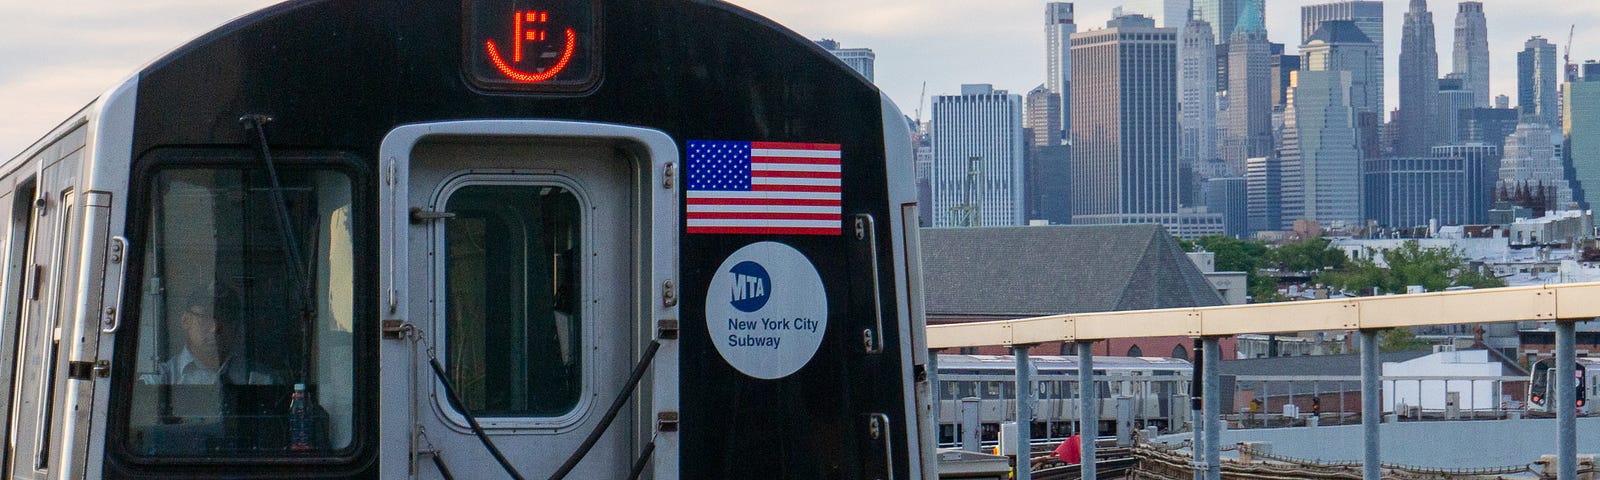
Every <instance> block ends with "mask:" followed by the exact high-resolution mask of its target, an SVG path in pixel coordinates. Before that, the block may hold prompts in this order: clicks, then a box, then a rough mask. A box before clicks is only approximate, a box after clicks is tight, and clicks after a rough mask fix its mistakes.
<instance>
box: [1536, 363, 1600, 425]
mask: <svg viewBox="0 0 1600 480" xmlns="http://www.w3.org/2000/svg"><path fill="white" fill-rule="evenodd" d="M1574 367H1575V368H1574V373H1575V374H1576V375H1574V376H1573V380H1574V381H1576V382H1578V384H1577V388H1576V389H1575V390H1576V391H1577V392H1576V393H1577V395H1578V402H1577V406H1578V414H1579V415H1594V414H1596V413H1600V409H1597V408H1595V406H1594V405H1593V403H1591V402H1590V400H1592V399H1594V398H1596V397H1600V358H1588V357H1580V358H1578V359H1577V364H1576V365H1574ZM1531 370H1532V372H1530V373H1529V379H1528V397H1527V398H1528V412H1529V413H1533V414H1550V415H1554V414H1555V393H1556V384H1555V382H1551V381H1550V379H1551V378H1552V377H1555V375H1556V362H1555V359H1550V358H1547V359H1544V360H1540V361H1538V362H1534V364H1533V368H1532V369H1531Z"/></svg>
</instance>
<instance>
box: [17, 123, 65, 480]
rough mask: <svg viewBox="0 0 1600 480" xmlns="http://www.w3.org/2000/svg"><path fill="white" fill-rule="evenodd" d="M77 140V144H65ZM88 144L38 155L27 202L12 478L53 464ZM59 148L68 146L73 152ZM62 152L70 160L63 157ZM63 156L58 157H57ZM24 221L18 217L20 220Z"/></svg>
mask: <svg viewBox="0 0 1600 480" xmlns="http://www.w3.org/2000/svg"><path fill="white" fill-rule="evenodd" d="M62 143H63V144H64V145H68V146H70V145H74V143H72V142H65V141H64V142H62ZM81 147H82V143H81V142H80V143H76V148H73V147H53V148H51V149H49V150H47V151H46V155H45V156H44V157H43V158H42V159H40V160H39V161H40V162H41V163H42V164H47V165H46V166H44V168H43V169H42V170H41V171H40V175H39V176H38V177H37V178H38V182H37V185H38V188H37V189H36V190H34V192H33V193H34V195H33V198H32V199H31V200H30V201H31V202H32V205H31V207H30V208H28V209H27V210H28V213H29V222H30V225H29V226H28V227H27V228H28V230H29V232H30V238H29V240H28V246H27V260H26V261H25V262H24V264H23V275H24V276H25V278H23V281H22V288H23V289H24V292H22V295H21V300H22V301H21V302H20V303H19V304H18V307H19V312H18V313H19V316H18V319H19V328H18V330H17V332H18V333H17V339H16V341H17V355H16V358H18V359H21V360H22V361H19V362H16V365H14V368H13V373H12V378H13V390H12V402H11V406H10V407H11V408H10V428H9V432H8V433H9V438H8V444H7V446H6V447H7V448H6V459H7V461H8V465H6V468H7V472H8V476H9V478H42V477H44V476H47V475H49V472H50V470H51V467H52V466H53V464H52V458H51V454H52V446H53V442H52V440H59V438H57V437H59V435H60V432H59V431H57V430H58V429H59V422H55V421H53V420H55V419H57V418H59V417H58V416H56V415H55V414H56V413H58V412H57V410H58V408H59V407H60V405H59V403H60V402H58V401H57V400H58V399H59V395H58V392H60V391H61V388H62V386H63V385H64V384H65V382H66V380H65V375H60V374H59V373H63V370H62V369H63V368H64V367H62V365H63V364H64V362H63V359H64V355H63V354H64V351H63V350H64V347H68V346H70V345H63V342H62V338H63V335H64V334H66V333H68V332H66V330H67V329H69V328H70V327H71V324H70V323H71V322H70V319H73V318H75V317H76V312H75V306H76V304H75V302H74V301H73V300H74V299H75V297H76V287H77V282H76V281H72V280H74V278H72V277H73V276H74V275H73V274H74V273H76V272H77V269H76V268H75V266H76V265H77V260H78V249H77V248H76V247H77V246H78V239H79V238H80V235H81V233H82V232H81V231H79V230H80V229H79V228H78V226H79V224H78V222H74V221H72V219H73V218H74V217H75V216H76V215H78V214H80V213H81V212H80V211H79V205H78V202H77V198H78V197H77V193H78V192H76V189H75V186H76V177H75V174H76V172H77V167H78V163H79V161H80V160H81V158H82V150H81ZM57 148H67V149H70V150H72V152H70V153H65V154H63V152H61V151H60V150H57ZM63 156H64V158H62V157H63ZM53 160H59V161H53ZM18 220H20V218H19V219H18Z"/></svg>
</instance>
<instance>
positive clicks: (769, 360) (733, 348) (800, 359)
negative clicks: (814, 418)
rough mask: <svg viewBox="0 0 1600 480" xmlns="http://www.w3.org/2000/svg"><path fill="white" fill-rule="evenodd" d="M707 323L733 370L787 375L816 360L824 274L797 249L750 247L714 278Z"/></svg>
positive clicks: (824, 308)
mask: <svg viewBox="0 0 1600 480" xmlns="http://www.w3.org/2000/svg"><path fill="white" fill-rule="evenodd" d="M706 327H707V328H708V329H709V330H710V331H711V343H713V344H715V345H716V346H717V353H720V354H722V358H723V359H724V360H727V361H728V364H729V365H733V368H735V369H738V370H739V371H740V372H744V374H745V375H749V376H752V377H756V378H762V379H768V380H771V379H775V378H783V377H787V376H789V375H790V374H793V373H794V372H796V371H799V370H800V367H804V366H805V365H806V363H807V362H810V361H811V357H812V356H814V355H816V353H817V347H818V346H820V345H822V336H823V334H824V333H826V332H827V329H828V298H827V292H826V291H824V290H823V288H822V276H821V275H818V274H817V268H816V267H815V266H812V265H811V261H810V260H807V259H806V256H805V255H803V254H801V253H800V251H799V250H795V249H794V247H790V246H788V245H784V244H782V243H777V242H758V243H752V244H750V245H746V246H744V248H740V249H739V251H736V252H733V255H729V256H728V259H727V260H723V261H722V266H720V267H717V274H716V276H714V277H711V285H710V286H709V287H708V288H707V290H706Z"/></svg>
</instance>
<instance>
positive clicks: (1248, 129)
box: [1217, 1, 1273, 172]
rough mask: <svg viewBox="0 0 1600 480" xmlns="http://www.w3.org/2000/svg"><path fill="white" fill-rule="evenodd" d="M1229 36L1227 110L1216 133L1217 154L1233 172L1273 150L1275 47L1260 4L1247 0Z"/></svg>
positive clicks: (1240, 169) (1242, 169)
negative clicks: (1272, 44)
mask: <svg viewBox="0 0 1600 480" xmlns="http://www.w3.org/2000/svg"><path fill="white" fill-rule="evenodd" d="M1242 7H1243V10H1242V11H1241V12H1239V22H1238V23H1237V25H1236V28H1235V31H1234V33H1233V36H1231V37H1229V39H1228V92H1227V105H1226V109H1225V110H1224V111H1223V113H1222V114H1221V118H1220V119H1219V120H1220V124H1219V127H1218V132H1217V143H1218V146H1219V147H1220V149H1219V150H1220V151H1219V155H1218V157H1220V158H1222V161H1223V162H1226V163H1227V164H1228V167H1229V168H1231V169H1232V170H1233V171H1234V172H1240V171H1244V169H1245V168H1244V167H1245V160H1246V159H1248V158H1252V157H1264V156H1267V155H1269V154H1271V152H1272V84H1271V82H1272V81H1273V80H1272V68H1271V65H1270V64H1269V62H1270V60H1271V55H1272V46H1271V44H1269V43H1268V42H1267V29H1266V25H1265V17H1264V12H1262V11H1261V3H1260V2H1256V1H1246V2H1244V4H1243V5H1242Z"/></svg>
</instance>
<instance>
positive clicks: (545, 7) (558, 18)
mask: <svg viewBox="0 0 1600 480" xmlns="http://www.w3.org/2000/svg"><path fill="white" fill-rule="evenodd" d="M598 3H599V2H598V1H596V0H465V1H464V5H465V7H466V9H465V15H464V16H465V19H466V25H465V27H464V32H465V34H466V37H465V41H464V42H463V43H464V45H463V51H464V52H463V53H464V54H465V55H464V56H463V58H465V59H466V62H467V65H466V67H465V68H466V72H467V77H468V79H469V80H471V81H472V83H473V84H474V85H477V86H478V87H479V88H484V89H488V90H508V91H532V92H545V91H548V92H563V91H579V90H583V89H586V88H588V87H589V86H590V85H593V84H594V82H595V80H596V79H597V78H598V77H599V48H598V47H597V45H596V43H597V42H598V38H597V35H596V28H595V25H596V18H597V17H598V15H597V14H598V10H599V9H598Z"/></svg>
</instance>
